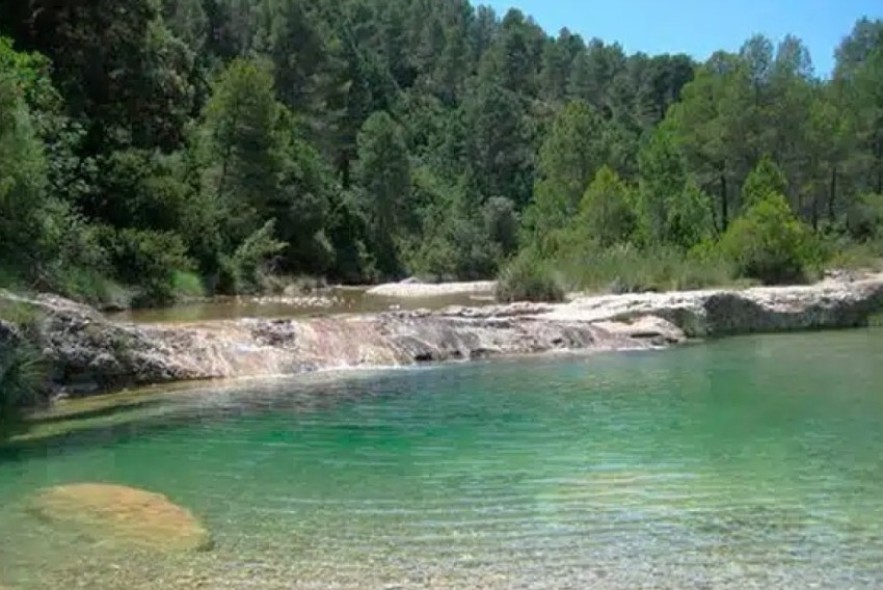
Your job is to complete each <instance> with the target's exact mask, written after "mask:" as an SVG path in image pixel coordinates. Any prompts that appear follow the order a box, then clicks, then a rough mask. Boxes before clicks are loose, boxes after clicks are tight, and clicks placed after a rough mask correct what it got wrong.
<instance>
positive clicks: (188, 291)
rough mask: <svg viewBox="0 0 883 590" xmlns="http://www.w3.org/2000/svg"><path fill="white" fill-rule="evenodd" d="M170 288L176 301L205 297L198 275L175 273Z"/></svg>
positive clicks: (182, 272)
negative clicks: (171, 287)
mask: <svg viewBox="0 0 883 590" xmlns="http://www.w3.org/2000/svg"><path fill="white" fill-rule="evenodd" d="M172 286H173V289H174V291H175V298H176V299H182V298H190V299H193V298H198V297H204V296H205V290H204V289H203V286H202V280H201V279H200V278H199V275H196V274H194V273H192V272H186V271H181V270H179V271H175V273H174V274H173V275H172Z"/></svg>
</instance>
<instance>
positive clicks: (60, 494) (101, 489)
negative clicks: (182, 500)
mask: <svg viewBox="0 0 883 590" xmlns="http://www.w3.org/2000/svg"><path fill="white" fill-rule="evenodd" d="M31 509H32V511H33V513H34V514H35V515H36V516H38V517H40V518H42V519H44V520H46V521H48V522H50V523H52V524H53V525H58V526H65V527H73V528H75V529H77V530H81V531H82V532H83V534H85V535H87V536H89V537H94V538H96V540H101V541H105V540H108V541H112V542H117V543H121V544H125V545H131V546H134V547H139V548H144V549H154V550H161V551H207V550H209V549H211V548H212V540H211V537H210V535H209V533H208V531H207V530H206V529H205V528H204V527H203V526H202V524H201V523H200V522H199V521H198V520H197V519H196V518H195V517H194V516H193V515H192V514H191V513H190V511H188V510H187V509H186V508H183V507H181V506H178V505H177V504H174V503H172V502H171V501H170V500H169V499H168V498H166V497H165V496H163V495H161V494H154V493H151V492H147V491H144V490H139V489H135V488H129V487H125V486H117V485H107V484H93V483H84V484H72V485H62V486H57V487H53V488H47V489H45V490H42V491H41V492H40V493H39V494H38V495H37V497H36V498H35V500H34V502H33V504H32V506H31Z"/></svg>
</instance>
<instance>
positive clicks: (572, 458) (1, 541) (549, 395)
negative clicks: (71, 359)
mask: <svg viewBox="0 0 883 590" xmlns="http://www.w3.org/2000/svg"><path fill="white" fill-rule="evenodd" d="M881 345H883V331H879V330H867V331H855V332H837V333H825V334H800V335H788V336H763V337H749V338H734V339H730V340H724V341H719V342H712V343H708V344H703V345H696V346H689V347H686V348H681V349H676V350H670V351H661V352H646V353H645V352H642V353H628V354H604V355H594V356H563V357H562V356H559V357H545V358H540V359H518V360H511V361H500V362H490V363H480V364H468V365H465V364H464V365H454V366H446V367H439V368H431V369H419V370H407V371H399V372H387V373H379V374H374V375H358V376H352V377H350V378H337V379H313V380H291V381H285V382H281V381H280V382H273V383H257V382H255V383H252V384H242V385H239V386H237V387H233V388H231V387H225V388H219V387H211V388H208V389H207V390H205V391H196V392H188V393H182V394H179V395H173V396H165V397H160V398H157V404H158V406H157V407H158V408H159V409H160V410H161V411H158V412H154V413H152V414H150V415H149V416H148V417H146V418H144V419H142V420H138V421H135V422H132V423H129V424H125V425H121V426H118V427H115V428H108V429H104V430H99V431H93V432H88V433H84V434H77V435H70V436H68V437H64V438H62V439H56V440H53V441H50V442H45V443H33V444H31V445H28V446H24V447H10V448H7V449H6V450H5V451H2V452H0V498H2V499H3V501H2V505H0V584H3V585H6V586H7V587H9V588H11V589H12V590H31V589H38V588H89V589H92V590H103V589H116V588H120V589H123V588H126V589H133V588H134V589H141V588H145V589H146V588H154V589H165V588H182V589H183V588H212V589H213V588H243V589H252V588H253V589H259V590H264V589H301V588H304V589H306V588H322V589H325V588H347V589H348V588H352V589H356V588H358V589H362V588H366V589H371V588H377V589H393V588H439V589H441V588H445V589H447V588H458V589H461V588H462V589H472V588H488V589H491V588H492V589H498V588H499V589H502V588H518V589H522V588H524V589H534V588H536V589H553V588H554V589H566V588H573V589H575V590H576V589H583V588H598V589H601V590H626V589H628V590H633V589H636V588H640V589H672V590H674V589H679V590H680V589H692V588H695V589H719V588H720V589H733V590H745V589H750V588H759V589H760V588H762V589H794V590H798V589H799V590H804V589H808V588H825V589H829V588H837V589H840V588H843V589H847V588H849V589H878V588H880V587H883V559H881V558H883V491H881V485H883V385H881V384H883V346H881ZM81 481H95V482H109V483H118V484H125V485H130V486H135V487H141V488H146V489H149V490H153V491H157V492H161V493H164V494H166V495H168V496H169V497H170V498H171V499H173V500H174V501H175V502H178V503H180V504H182V505H184V506H187V507H188V508H190V509H191V510H192V511H193V513H194V514H196V515H197V516H198V517H200V518H201V519H202V520H203V521H204V522H205V524H206V525H207V526H208V527H209V528H210V529H211V530H212V532H213V534H214V536H215V539H216V547H215V549H214V551H212V552H210V553H196V554H185V555H155V554H149V553H146V552H138V551H132V550H130V549H126V548H122V547H117V546H114V545H112V544H110V543H108V542H101V541H100V540H96V539H93V538H88V537H83V536H76V535H75V534H73V533H68V532H65V531H58V530H54V529H51V528H49V525H48V524H46V523H43V522H40V521H38V520H36V519H34V518H33V517H32V516H30V515H29V513H28V512H27V511H26V510H24V509H23V508H22V506H23V504H24V503H25V501H26V499H27V497H28V496H29V495H31V494H32V493H33V491H34V490H36V489H38V488H40V487H43V486H47V485H55V484H63V483H72V482H81Z"/></svg>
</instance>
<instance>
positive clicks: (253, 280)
mask: <svg viewBox="0 0 883 590" xmlns="http://www.w3.org/2000/svg"><path fill="white" fill-rule="evenodd" d="M274 226H275V221H274V220H272V219H271V220H270V221H268V222H267V223H265V224H264V225H263V227H261V228H260V229H259V230H257V231H256V232H254V233H253V234H251V235H250V236H248V237H247V238H246V239H245V241H243V242H242V244H240V245H239V247H238V248H237V249H236V251H235V252H234V253H233V255H232V256H230V257H227V258H225V259H224V260H223V262H222V265H221V266H222V277H221V285H220V289H221V291H224V292H228V293H251V292H256V291H260V290H261V289H262V282H263V275H264V274H266V267H267V265H268V264H269V261H270V259H271V258H272V257H273V256H275V255H277V254H279V253H280V252H281V251H282V250H284V249H285V247H286V245H287V244H286V243H285V242H280V241H279V240H277V239H276V238H274V237H273V231H274Z"/></svg>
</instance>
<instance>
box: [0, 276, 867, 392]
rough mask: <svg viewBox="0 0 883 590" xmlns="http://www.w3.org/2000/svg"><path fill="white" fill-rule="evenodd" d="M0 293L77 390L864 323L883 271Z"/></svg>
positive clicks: (9, 334) (4, 334) (631, 346)
mask: <svg viewBox="0 0 883 590" xmlns="http://www.w3.org/2000/svg"><path fill="white" fill-rule="evenodd" d="M2 302H6V303H12V304H16V305H22V306H28V307H29V308H31V309H33V310H34V311H35V312H37V313H36V315H38V316H39V320H38V321H37V324H36V327H37V330H36V332H37V339H38V343H37V344H38V346H39V348H40V350H41V351H42V356H43V360H44V361H45V363H46V364H47V366H49V367H50V368H51V372H50V380H51V384H52V388H53V390H54V392H55V394H56V396H58V395H69V396H73V397H80V396H90V395H97V394H106V393H112V392H114V391H119V390H124V389H127V388H132V387H142V386H149V385H162V384H172V383H178V382H194V381H211V380H224V379H232V378H243V377H245V378H266V377H270V376H292V375H299V374H304V373H316V372H320V371H321V372H325V371H335V370H341V369H344V370H350V369H361V370H364V369H368V370H373V369H379V368H395V367H402V366H414V365H422V364H427V363H442V362H449V361H469V360H474V359H485V358H496V357H513V356H518V355H536V354H541V353H547V352H559V351H560V352H567V351H575V352H596V351H598V352H606V351H621V350H646V349H654V348H660V347H667V346H672V345H677V344H680V343H683V342H685V341H687V340H688V339H702V338H707V337H718V336H728V335H737V334H750V333H764V332H768V333H774V332H789V331H808V330H824V329H837V328H852V327H860V326H866V325H868V323H869V319H870V317H871V316H872V315H874V314H875V313H877V312H880V311H883V273H880V274H871V275H866V276H864V277H863V278H859V279H855V280H853V279H842V278H840V279H828V280H826V281H823V282H821V283H817V284H815V285H809V286H794V287H755V288H749V289H743V290H726V289H722V290H706V291H693V292H670V293H645V294H633V295H629V294H626V295H604V296H577V297H575V298H574V299H573V300H572V301H570V302H568V303H560V304H544V303H514V304H506V305H491V306H485V307H450V308H447V309H444V310H440V311H428V310H417V311H396V312H382V313H369V314H358V315H350V316H329V317H311V318H295V319H276V320H272V319H231V320H217V321H207V322H196V323H182V324H175V325H160V324H134V323H123V322H116V321H113V320H111V319H108V318H107V317H106V316H104V315H102V314H101V313H99V312H98V311H96V310H94V309H92V308H90V307H88V306H84V305H81V304H78V303H74V302H71V301H68V300H65V299H62V298H59V297H56V296H52V295H41V296H37V297H34V298H28V297H22V296H18V295H15V294H12V293H9V292H5V291H0V303H2ZM17 334H18V332H17V331H16V328H15V326H14V325H12V324H10V322H3V321H2V320H0V343H2V342H3V341H4V339H6V341H7V342H9V340H10V339H11V340H12V341H13V343H14V342H15V338H17V337H20V335H18V336H17Z"/></svg>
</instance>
